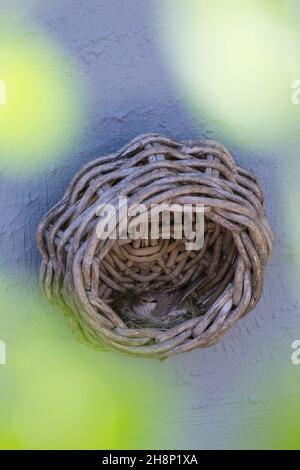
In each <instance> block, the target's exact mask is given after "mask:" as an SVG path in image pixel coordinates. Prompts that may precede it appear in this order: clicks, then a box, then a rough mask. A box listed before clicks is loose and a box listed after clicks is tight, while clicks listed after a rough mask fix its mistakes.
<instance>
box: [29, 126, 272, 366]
mask: <svg viewBox="0 0 300 470" xmlns="http://www.w3.org/2000/svg"><path fill="white" fill-rule="evenodd" d="M119 196H127V197H128V204H133V203H143V204H145V205H146V206H147V207H150V205H151V204H153V202H156V203H163V202H166V201H167V202H168V203H169V204H175V203H179V204H183V203H188V202H189V203H192V204H195V203H197V204H203V205H204V208H205V236H204V245H203V248H202V249H201V250H198V251H187V250H186V249H185V246H184V240H180V241H179V240H175V239H174V238H173V239H172V238H171V239H170V240H165V239H162V238H160V239H158V240H156V239H152V240H151V239H150V240H119V239H117V240H111V239H108V240H100V239H99V237H98V236H97V233H96V227H97V223H98V217H97V208H98V207H99V204H100V203H101V204H105V203H112V204H116V201H117V199H118V197H119ZM37 243H38V247H39V250H40V252H41V254H42V258H43V260H42V264H41V270H40V280H41V285H42V288H43V290H44V292H45V294H46V295H47V296H48V298H49V299H50V300H51V301H52V302H53V303H54V304H55V305H57V306H59V307H60V308H61V309H62V310H63V312H64V313H65V315H66V317H67V318H68V320H69V322H70V323H71V325H72V326H73V328H74V330H75V331H76V332H77V334H78V335H79V336H80V337H81V338H82V339H83V340H84V341H86V342H88V343H89V344H90V345H92V346H93V347H95V348H98V349H102V350H103V349H107V350H119V351H123V352H125V353H129V354H134V355H138V356H144V357H156V358H160V359H164V358H166V357H168V356H171V355H175V354H178V353H181V352H186V351H190V350H192V349H194V348H198V347H208V346H211V345H213V344H215V343H216V342H217V341H219V340H220V339H221V338H222V337H223V335H224V334H225V332H226V331H227V330H228V329H229V328H230V327H231V326H232V325H234V323H236V322H237V321H238V320H239V319H240V318H241V317H243V316H244V315H245V314H246V313H248V312H249V311H250V310H252V309H253V308H254V307H255V306H256V304H257V302H258V301H259V299H260V296H261V293H262V288H263V274H264V268H265V266H266V263H267V262H268V260H269V259H270V257H271V254H272V244H273V241H272V232H271V229H270V227H269V225H268V223H267V221H266V219H265V212H264V200H263V194H262V191H261V188H260V185H259V183H258V181H257V178H256V176H255V175H253V174H252V173H251V172H249V171H247V170H244V169H243V168H241V167H240V166H238V165H237V164H236V162H235V161H234V159H233V158H232V156H231V155H230V153H229V152H228V151H227V150H226V149H225V148H224V147H223V146H222V145H221V144H219V143H217V142H214V141H200V140H193V141H183V142H179V141H175V140H172V139H169V138H166V137H163V136H161V135H159V134H147V135H142V136H139V137H137V138H136V139H134V140H132V141H131V142H129V144H128V145H126V146H124V147H123V148H122V149H120V150H119V151H118V152H117V153H115V154H111V155H108V156H105V157H100V158H98V159H96V160H94V161H91V162H89V163H87V164H86V165H85V166H84V167H83V168H82V169H81V170H80V171H79V172H78V173H77V174H76V175H75V176H74V178H73V180H72V181H71V183H70V185H69V187H68V189H67V191H66V192H65V194H64V196H63V198H62V200H61V201H59V202H58V204H56V206H55V207H53V208H52V209H51V210H50V211H49V212H48V213H47V214H46V216H45V217H44V219H43V221H42V222H41V223H40V225H39V227H38V230H37ZM190 286H192V288H191V287H190ZM189 290H190V292H189ZM144 292H146V293H149V292H152V295H154V296H155V295H157V296H158V299H159V300H158V303H161V302H162V303H164V301H165V300H164V299H165V295H167V296H171V297H172V299H173V300H174V299H175V304H174V302H173V303H172V308H170V310H169V314H168V315H165V316H164V317H156V320H155V321H149V317H145V318H143V315H141V318H140V319H139V310H137V311H136V312H135V314H131V313H132V312H131V306H132V305H134V302H139V299H140V298H141V296H142V295H144V294H143V293H144ZM161 296H162V297H161ZM128 298H130V299H131V300H130V301H129V302H128ZM168 298H169V297H168ZM183 298H184V300H182V299H183ZM161 299H163V300H161ZM132 302H133V303H132ZM147 318H148V320H147Z"/></svg>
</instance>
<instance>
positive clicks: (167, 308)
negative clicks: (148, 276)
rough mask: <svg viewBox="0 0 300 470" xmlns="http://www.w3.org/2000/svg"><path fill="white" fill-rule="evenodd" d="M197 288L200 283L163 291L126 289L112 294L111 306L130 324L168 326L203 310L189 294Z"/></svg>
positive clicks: (202, 312)
mask: <svg viewBox="0 0 300 470" xmlns="http://www.w3.org/2000/svg"><path fill="white" fill-rule="evenodd" d="M202 285H203V284H202ZM196 287H199V282H198V283H193V284H192V285H191V286H189V287H188V288H181V289H176V290H175V289H170V290H168V291H165V292H161V291H154V290H153V291H151V290H146V291H142V292H137V291H134V290H128V291H126V292H122V293H118V294H117V295H116V296H115V298H114V301H113V304H112V307H113V309H114V310H115V311H116V312H117V313H118V314H119V315H120V317H121V318H122V319H123V320H124V321H125V322H126V323H127V325H128V326H129V327H150V328H151V327H152V328H169V327H171V326H174V325H176V324H177V323H179V322H180V321H182V320H187V319H189V318H193V317H196V316H199V315H203V314H204V313H205V312H204V311H203V309H202V308H201V306H200V305H199V302H197V300H196V299H195V297H194V296H193V295H190V294H192V292H193V291H194V290H195V288H196Z"/></svg>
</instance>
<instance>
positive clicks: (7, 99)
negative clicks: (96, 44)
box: [0, 34, 82, 171]
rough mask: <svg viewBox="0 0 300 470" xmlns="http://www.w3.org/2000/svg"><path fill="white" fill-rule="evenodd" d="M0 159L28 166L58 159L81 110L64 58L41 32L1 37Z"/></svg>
mask: <svg viewBox="0 0 300 470" xmlns="http://www.w3.org/2000/svg"><path fill="white" fill-rule="evenodd" d="M0 80H1V83H2V87H1V89H0V91H1V92H2V93H1V96H2V104H1V105H0V162H1V164H3V163H4V165H6V166H8V168H9V169H11V170H17V171H18V170H24V169H28V170H30V171H32V170H33V169H37V168H38V167H39V166H40V165H41V164H43V162H47V161H51V160H52V159H55V158H58V157H59V156H60V154H61V152H63V151H64V150H66V149H67V147H68V145H69V144H70V142H71V140H72V139H71V138H72V134H73V132H74V130H75V129H76V128H78V126H79V122H80V119H82V117H81V113H80V105H79V101H80V100H79V96H78V91H76V85H75V82H76V77H75V80H74V76H73V77H72V67H71V65H70V62H69V59H68V58H67V57H65V56H64V55H63V54H61V53H60V52H59V51H58V49H57V48H56V47H54V46H53V44H52V43H51V42H50V41H49V40H48V39H46V38H44V37H41V35H39V34H37V35H29V36H28V37H22V38H20V39H15V40H7V41H5V40H1V47H0Z"/></svg>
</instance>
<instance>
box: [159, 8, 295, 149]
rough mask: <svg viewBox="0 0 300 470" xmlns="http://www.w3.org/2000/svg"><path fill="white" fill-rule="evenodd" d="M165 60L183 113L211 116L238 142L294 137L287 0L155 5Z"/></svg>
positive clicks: (292, 64)
mask: <svg viewBox="0 0 300 470" xmlns="http://www.w3.org/2000/svg"><path fill="white" fill-rule="evenodd" d="M159 5H160V6H161V7H163V8H161V9H160V10H159V13H158V14H159V15H160V20H161V21H162V23H163V27H162V28H161V31H163V32H164V33H163V37H162V40H163V42H164V44H165V45H166V47H165V48H164V50H165V60H166V63H167V64H168V65H169V66H170V70H171V71H172V73H173V78H174V80H175V83H176V85H177V86H178V89H179V90H180V92H181V93H182V95H183V97H184V98H185V99H186V103H187V105H188V108H189V110H191V111H192V113H193V114H194V115H195V116H196V117H197V118H200V120H203V119H205V118H209V119H213V120H217V121H218V124H219V126H220V130H221V132H222V131H223V133H224V135H225V136H230V137H232V136H233V137H236V138H237V139H238V140H239V139H240V140H241V141H242V143H243V145H247V144H250V145H251V146H252V145H253V143H255V144H257V143H260V144H265V145H267V146H268V145H270V144H272V145H273V144H274V142H279V141H282V140H284V142H285V143H286V142H290V139H292V140H293V141H295V139H298V135H299V132H298V129H299V124H300V109H299V107H298V108H297V106H294V105H293V104H292V102H291V94H292V89H291V85H292V83H293V81H294V80H296V79H298V78H299V77H300V56H299V44H300V33H299V19H298V21H297V14H296V11H295V8H294V5H295V4H294V2H292V1H287V2H277V1H270V0H259V1H257V0H245V1H243V2H241V1H238V0H225V1H224V0H211V1H210V2H207V1H203V0H189V1H183V0H173V1H171V2H170V1H167V2H163V3H162V2H159Z"/></svg>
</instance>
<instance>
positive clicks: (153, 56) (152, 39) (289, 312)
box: [0, 0, 300, 448]
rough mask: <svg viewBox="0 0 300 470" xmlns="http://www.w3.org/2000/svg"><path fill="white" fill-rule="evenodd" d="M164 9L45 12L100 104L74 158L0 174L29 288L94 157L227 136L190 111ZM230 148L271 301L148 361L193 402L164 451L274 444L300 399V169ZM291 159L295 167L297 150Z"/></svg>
mask: <svg viewBox="0 0 300 470" xmlns="http://www.w3.org/2000/svg"><path fill="white" fill-rule="evenodd" d="M10 3H13V2H10ZM155 3H156V2H154V1H151V0H142V1H141V0H113V1H109V0H102V1H101V0H52V1H51V2H46V1H44V2H40V4H39V6H37V7H36V8H35V9H34V14H33V15H34V16H33V18H34V21H35V22H36V24H37V28H40V27H42V28H44V29H45V30H46V31H47V34H49V35H50V36H53V37H55V40H56V41H57V42H58V43H60V44H62V46H63V47H64V48H65V50H66V51H67V52H68V54H70V55H71V56H72V57H73V59H74V61H75V63H76V64H77V66H78V67H80V69H81V71H82V73H83V75H84V76H85V77H86V84H87V88H88V89H89V95H90V98H88V99H87V110H88V118H87V120H86V122H85V127H84V128H83V129H81V134H80V135H75V136H74V142H75V144H74V145H73V147H72V148H71V150H70V151H69V152H68V153H67V154H66V155H63V156H62V157H61V159H60V160H58V161H56V162H52V163H49V164H46V163H45V165H44V167H43V169H42V171H39V172H38V173H36V174H34V173H33V174H31V175H26V176H24V177H23V178H14V177H12V176H9V175H3V176H2V177H1V199H0V203H1V220H0V235H1V249H0V252H1V270H2V273H5V272H10V273H12V274H13V276H14V282H15V283H16V285H18V283H19V284H21V283H23V282H24V280H25V281H26V279H27V280H28V285H29V284H30V283H31V282H33V283H34V282H36V279H37V272H38V266H39V260H40V258H39V254H38V252H37V249H36V245H35V230H36V226H37V224H38V222H39V221H40V219H41V217H42V216H43V215H44V213H45V212H46V211H47V210H48V209H49V208H50V207H51V206H52V205H53V204H54V203H55V202H56V201H57V200H58V199H59V198H60V197H61V195H62V193H63V192H64V190H65V187H66V185H67V183H68V181H69V180H70V178H71V176H72V175H73V174H74V172H75V171H76V170H77V169H78V168H79V167H80V166H81V165H82V164H83V163H84V162H86V161H88V160H90V159H91V158H93V157H95V156H98V155H101V154H105V153H108V152H111V151H113V150H115V149H117V148H119V147H121V146H122V145H124V144H125V143H126V142H127V141H129V140H130V139H131V138H133V137H135V136H136V135H138V134H141V133H144V132H147V131H157V132H160V133H163V134H166V135H168V136H173V137H175V138H179V139H180V138H202V137H212V138H214V139H216V140H217V139H218V137H219V136H218V126H217V125H216V124H215V122H214V121H213V120H211V121H210V120H208V119H207V118H203V121H202V122H201V123H199V121H196V120H195V119H194V118H193V117H192V116H190V115H189V113H188V111H187V110H186V107H185V105H184V102H183V99H182V97H181V96H180V95H179V93H178V92H177V90H176V88H175V86H174V82H173V78H172V76H171V74H170V72H169V70H168V67H167V65H166V64H165V63H164V59H163V56H162V54H161V51H160V48H159V42H158V35H159V31H158V28H159V26H158V23H157V22H156V21H155V17H156V7H155ZM32 28H33V27H32ZM31 32H32V34H34V28H33V29H32V31H31ZM225 144H226V145H227V146H228V147H229V148H230V149H231V150H232V151H233V152H234V154H235V157H236V158H237V159H238V160H239V162H240V163H241V164H242V165H244V166H246V167H248V168H249V169H252V170H254V171H255V172H256V173H257V174H258V176H259V177H260V178H261V182H262V185H263V188H264V191H265V195H266V201H267V214H268V218H269V220H270V223H271V225H272V227H273V229H274V233H275V254H274V258H273V260H272V263H271V265H270V266H269V267H268V269H267V271H266V281H265V288H264V293H263V297H262V299H261V302H260V303H259V305H258V306H257V308H256V309H255V311H254V312H252V313H251V314H250V315H249V316H247V318H245V319H244V320H243V321H241V322H239V324H238V325H236V326H235V327H234V328H233V329H232V330H231V331H230V332H229V333H228V334H227V335H226V337H225V338H224V339H223V340H222V342H221V343H220V344H218V345H217V346H214V347H212V348H210V349H207V350H197V351H194V352H191V353H188V354H186V355H183V356H181V357H175V358H172V359H170V360H169V361H167V362H166V363H163V364H156V363H155V365H153V366H152V365H151V366H147V367H149V371H150V370H151V371H152V372H151V373H153V371H155V370H157V369H158V368H163V370H166V371H168V372H169V373H170V374H171V376H172V380H171V382H170V387H169V393H170V396H174V395H176V394H178V396H179V395H181V396H182V395H183V396H184V397H185V400H184V401H183V400H179V401H178V407H177V408H176V410H174V416H173V420H172V422H171V421H170V422H169V426H170V433H169V435H166V437H165V442H162V443H161V444H162V448H163V447H170V448H172V447H173V448H176V447H181V448H199V447H200V448H228V447H235V448H243V447H247V446H248V445H249V442H250V441H251V439H253V432H254V431H255V433H256V432H258V431H257V430H259V429H261V430H262V435H261V437H260V439H261V440H260V441H259V442H257V446H259V445H261V446H263V445H264V434H263V429H264V424H265V421H266V420H267V419H268V418H269V417H270V416H272V414H273V413H274V412H275V411H276V412H277V411H278V403H280V406H281V407H282V406H283V408H282V410H281V411H282V413H283V414H284V413H285V412H286V410H288V407H289V403H290V399H292V398H291V396H290V390H285V388H284V385H283V383H282V375H280V374H279V370H281V369H282V368H291V370H292V367H293V366H292V365H291V364H290V355H291V343H292V341H293V340H294V339H297V336H300V320H299V301H298V299H297V283H296V280H295V275H294V274H293V273H294V271H293V269H294V267H295V266H294V263H295V259H294V257H293V253H292V249H291V247H290V246H289V244H288V242H286V241H285V228H284V227H283V226H282V222H281V219H282V216H283V212H284V209H283V205H282V199H281V197H282V188H283V187H284V186H285V185H286V184H296V181H297V178H298V177H299V174H298V173H297V172H296V173H295V174H294V175H293V174H292V175H290V176H289V177H288V176H282V174H281V172H280V165H281V164H280V158H279V156H276V154H275V153H274V155H264V154H263V152H262V153H261V154H260V155H256V154H253V152H250V151H249V150H248V151H247V150H243V149H241V148H240V147H239V145H238V143H237V142H235V141H230V140H229V139H228V141H227V142H225ZM289 158H290V164H291V165H292V164H293V162H295V161H296V159H297V151H296V150H295V151H294V153H293V152H291V153H290V155H289ZM32 278H33V279H34V281H32ZM70 334H71V333H70ZM95 354H97V353H96V352H95ZM126 360H128V361H130V360H131V359H130V358H127V359H126ZM151 367H152V369H151ZM297 373H298V374H299V372H298V371H297ZM270 389H271V390H272V394H271V396H270V394H269V393H268V390H270ZM157 394H158V398H159V391H158V392H157ZM282 403H283V404H284V405H282ZM163 419H164V417H163V416H162V420H163Z"/></svg>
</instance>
